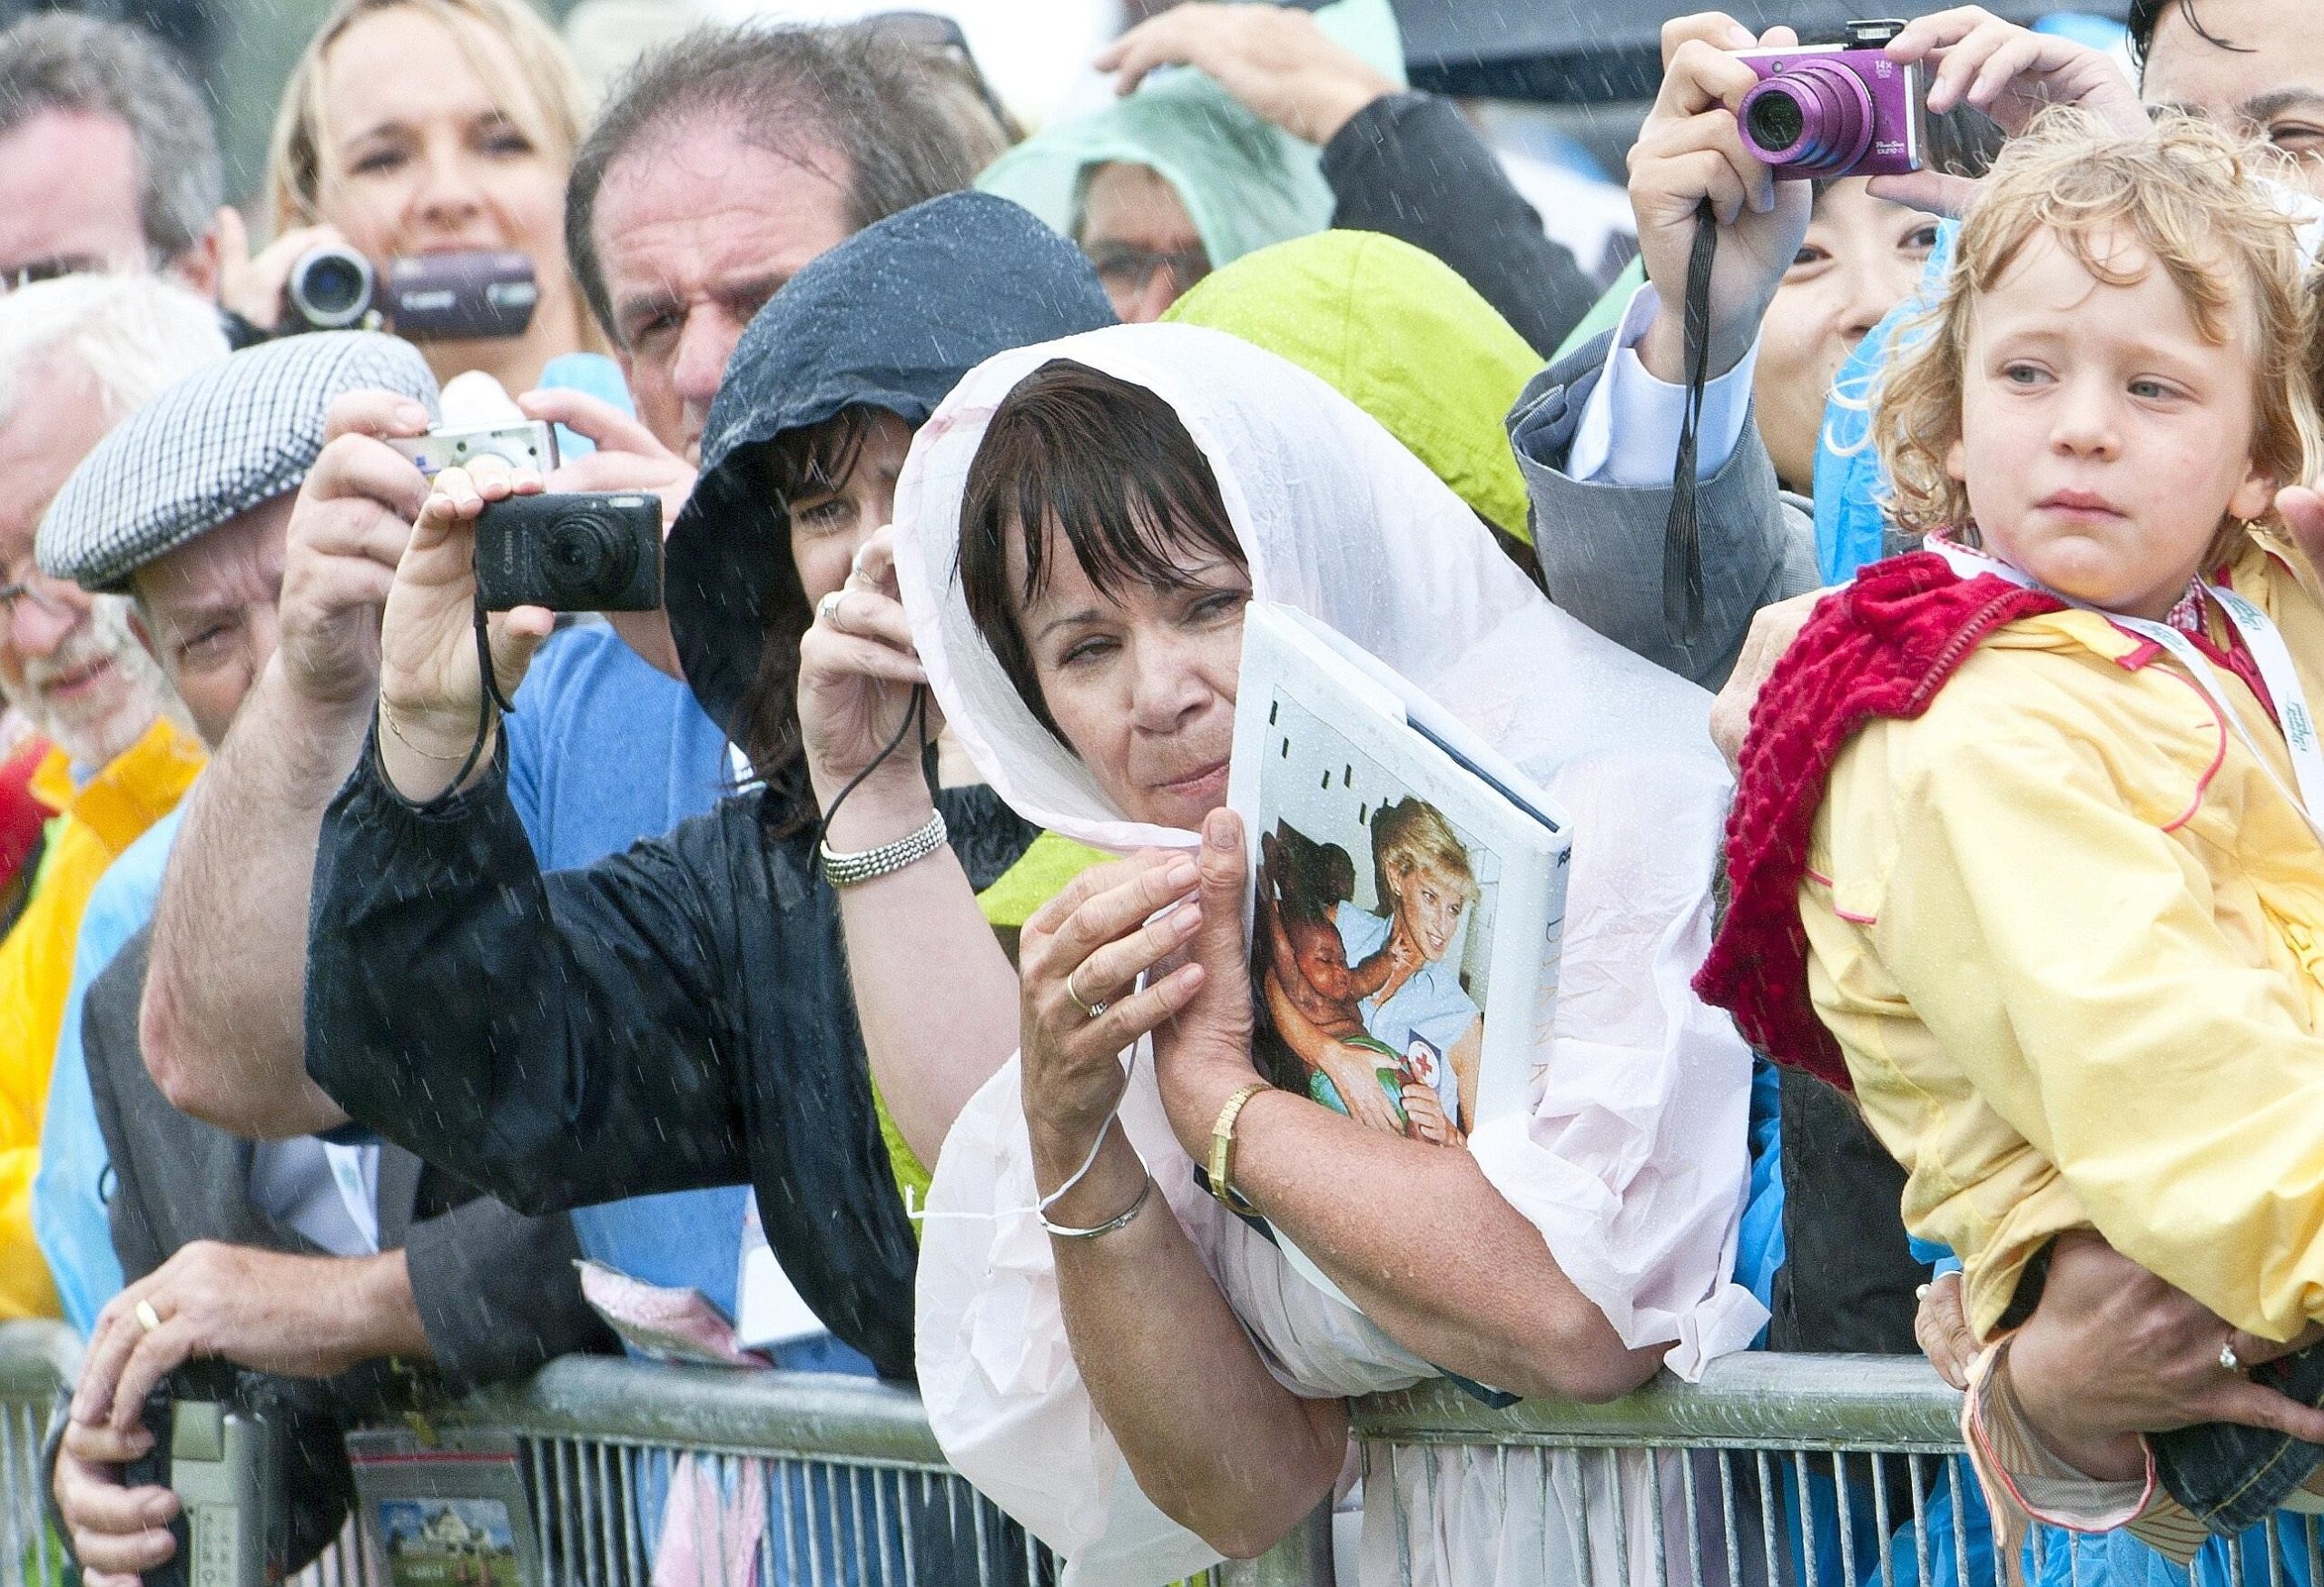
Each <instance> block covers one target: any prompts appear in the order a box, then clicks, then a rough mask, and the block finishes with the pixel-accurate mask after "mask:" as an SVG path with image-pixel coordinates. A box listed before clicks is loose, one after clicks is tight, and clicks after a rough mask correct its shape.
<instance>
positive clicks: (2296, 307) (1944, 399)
mask: <svg viewBox="0 0 2324 1587" xmlns="http://www.w3.org/2000/svg"><path fill="white" fill-rule="evenodd" d="M2279 163H2280V161H2279V157H2277V156H2275V155H2273V154H2272V153H2269V152H2268V151H2267V150H2266V149H2265V147H2264V145H2261V144H2259V143H2253V142H2249V141H2246V140H2244V139H2241V138H2240V137H2238V136H2236V135H2235V134H2233V133H2228V132H2225V131H2223V130H2221V128H2219V127H2217V126H2215V125H2213V124H2212V123H2209V122H2205V121H2201V120H2198V119H2196V118H2194V117H2192V116H2188V115H2183V114H2177V113H2171V114H2165V115H2162V116H2160V117H2158V118H2157V120H2156V122H2155V123H2154V125H2153V127H2152V130H2150V131H2148V132H2146V133H2140V134H2137V135H2135V136H2131V137H2124V136H2122V134H2121V133H2116V132H2114V131H2112V129H2110V128H2108V127H2106V126H2104V125H2103V124H2102V123H2099V122H2098V121H2097V120H2095V119H2094V118H2093V117H2091V116H2089V115H2088V114H2086V113H2083V112H2080V111H2076V110H2073V109H2072V108H2069V107H2063V106H2062V107H2060V108H2058V109H2055V110H2051V111H2047V112H2044V113H2043V115H2042V117H2041V119H2040V120H2039V121H2038V122H2036V123H2035V124H2034V125H2033V127H2032V128H2031V129H2029V131H2028V132H2027V133H2026V134H2025V135H2024V136H2023V137H2021V138H2018V139H2017V140H2015V141H2014V142H2013V143H2011V144H2010V145H2009V147H2008V148H2007V149H2006V150H2005V151H2004V153H2002V155H2001V158H2000V159H1999V160H1997V161H1996V162H1995V163H1994V169H1993V173H1992V175H1991V176H1990V177H1989V178H1988V179H1987V180H1986V182H1985V185H1984V192H1981V193H1980V194H1979V195H1978V198H1977V201H1976V203H1975V204H1974V207H1973V208H1972V209H1971V210H1970V212H1969V213H1968V216H1967V217H1966V219H1965V221H1964V222H1963V224H1962V228H1961V235H1960V237H1959V239H1958V241H1957V242H1956V244H1955V250H1954V256H1953V264H1952V268H1951V270H1950V271H1948V273H1947V275H1946V277H1945V291H1944V295H1943V296H1942V297H1941V298H1940V299H1939V300H1938V301H1937V302H1936V303H1935V305H1934V306H1932V307H1931V308H1930V309H1929V310H1927V311H1925V313H1923V314H1922V315H1920V316H1918V317H1917V318H1916V319H1915V320H1913V321H1911V322H1910V323H1909V324H1908V325H1907V326H1906V327H1905V331H1904V333H1903V334H1902V335H1901V336H1900V337H1899V338H1898V340H1897V347H1898V351H1897V353H1896V356H1895V358H1894V359H1893V360H1892V361H1891V363H1890V365H1889V368H1888V371H1887V373H1886V377H1885V378H1884V379H1883V380H1882V382H1881V383H1880V386H1879V388H1878V389H1877V390H1876V393H1875V395H1874V397H1873V414H1872V439H1873V444H1874V445H1875V446H1876V448H1877V449H1878V450H1879V453H1880V458H1881V461H1882V462H1883V463H1884V464H1885V465H1886V468H1887V471H1888V478H1889V480H1890V496H1889V500H1888V504H1887V505H1888V507H1889V510H1890V515H1891V516H1892V517H1894V518H1895V520H1896V523H1897V524H1898V525H1899V526H1900V527H1903V528H1905V529H1907V530H1910V531H1913V532H1915V533H1920V534H1926V533H1932V532H1935V531H1940V530H1942V531H1947V532H1951V533H1953V534H1955V535H1956V536H1957V537H1960V538H1962V539H1964V540H1965V541H1966V542H1969V543H1972V544H1974V542H1975V531H1974V523H1973V521H1972V519H1971V517H1970V511H1969V493H1968V490H1967V488H1965V486H1964V485H1963V484H1962V483H1961V481H1959V480H1957V479H1955V478H1953V477H1952V476H1951V475H1950V474H1949V473H1948V472H1947V471H1946V469H1945V457H1946V454H1947V453H1948V452H1950V451H1951V450H1952V449H1953V446H1954V444H1955V442H1957V441H1958V440H1959V439H1961V402H1962V395H1963V390H1964V386H1965V370H1966V369H1967V366H1968V358H1969V338H1970V331H1971V330H1972V327H1973V325H1974V319H1975V314H1976V309H1977V301H1978V300H1979V298H1981V297H1982V296H1983V295H1984V293H1986V292H1988V291H1991V290H1992V289H1993V287H1994V283H1995V282H1997V281H2000V280H2001V279H2002V278H2003V277H2004V275H2006V274H2007V273H2008V272H2009V270H2010V268H2011V266H2013V265H2014V264H2015V263H2016V261H2017V260H2018V258H2019V257H2020V255H2021V254H2022V253H2023V252H2024V249H2025V246H2026V244H2027V243H2029V242H2032V241H2033V239H2034V238H2035V237H2036V236H2038V235H2042V234H2044V233H2046V234H2047V235H2049V236H2052V237H2053V238H2055V239H2057V241H2058V242H2060V243H2061V244H2062V245H2063V247H2064V248H2065V249H2066V250H2067V251H2070V252H2071V253H2072V254H2073V257H2074V258H2075V260H2076V261H2079V262H2080V263H2081V265H2082V267H2083V269H2084V270H2086V271H2089V272H2090V273H2091V274H2092V275H2093V277H2095V278H2096V279H2098V280H2099V281H2104V282H2107V283H2108V284H2110V285H2118V286H2126V285H2129V284H2131V283H2132V282H2133V281H2137V280H2138V279H2139V278H2140V277H2141V275H2142V274H2143V272H2144V270H2145V269H2146V268H2148V267H2147V266H2146V265H2144V264H2143V263H2142V265H2141V266H2140V267H2139V269H2138V270H2136V271H2123V270H2122V269H2120V268H2118V267H2116V266H2115V265H2113V264H2112V263H2111V262H2110V261H2109V260H2108V259H2107V258H2106V257H2104V256H2103V255H2102V248H2104V247H2105V245H2106V243H2107V242H2108V241H2109V239H2110V238H2113V237H2119V236H2121V235H2122V234H2124V233H2127V234H2128V235H2130V236H2131V237H2133V238H2135V239H2137V241H2138V242H2139V243H2140V244H2141V245H2142V247H2143V248H2144V250H2145V251H2146V253H2147V254H2148V255H2149V256H2150V257H2151V258H2152V261H2154V262H2155V263H2158V264H2160V265H2161V266H2162V269H2163V270H2164V271H2168V272H2169V274H2170V276H2171V283H2172V284H2173V285H2175V286H2176V287H2177V288H2178V289H2179V291H2180V292H2181V295H2182V296H2184V297H2185V299H2186V301H2187V305H2188V307H2189V309H2190V310H2191V311H2192V312H2193V315H2194V319H2195V323H2196V326H2197V327H2198V328H2199V329H2200V330H2201V332H2202V334H2203V336H2204V337H2205V338H2206V339H2207V340H2210V341H2211V342H2212V343H2213V344H2214V345H2221V344H2224V343H2225V342H2226V341H2227V340H2229V338H2230V335H2231V334H2232V333H2233V331H2234V329H2235V326H2234V323H2233V317H2234V316H2237V315H2243V316H2246V317H2248V324H2249V328H2250V331H2251V333H2252V334H2251V350H2252V356H2253V361H2252V370H2251V380H2252V389H2253V395H2254V399H2255V403H2254V406H2255V418H2254V424H2253V434H2252V438H2251V457H2252V460H2253V461H2254V463H2256V464H2257V465H2258V467H2259V468H2260V471H2261V472H2262V473H2264V474H2266V475H2268V476H2269V477H2270V478H2273V479H2275V480H2276V481H2278V482H2279V483H2280V484H2283V485H2294V484H2301V483H2305V482H2306V481H2308V479H2309V478H2310V477H2311V475H2312V474H2313V472H2314V471H2315V469H2316V468H2317V467H2318V465H2319V463H2324V412H2319V407H2318V402H2317V396H2316V380H2317V374H2318V371H2319V347H2318V335H2319V313H2318V307H2317V297H2316V292H2315V289H2314V283H2313V281H2311V279H2310V277H2309V272H2308V269H2307V265H2306V261H2305V260H2304V259H2303V257H2302V255H2301V252H2300V248H2299V242H2298V239H2297V237H2296V235H2295V230H2294V227H2295V222H2294V221H2293V219H2292V218H2291V217H2290V216H2289V215H2287V214H2286V213H2285V212H2283V211H2282V210H2281V209H2279V208H2278V207H2277V206H2276V204H2275V203H2274V202H2271V200H2270V190H2269V188H2268V187H2267V186H2266V185H2263V182H2262V179H2263V178H2268V177H2270V176H2275V177H2278V178H2279V179H2280V171H2279V170H2278V165H2279ZM2272 518H2273V509H2272V508H2271V509H2270V513H2269V515H2268V517H2267V518H2266V519H2264V520H2263V521H2272ZM2243 532H2244V526H2243V525H2241V524H2240V523H2236V522H2234V521H2232V520H2230V521H2228V522H2224V523H2222V524H2221V529H2220V535H2219V537H2218V538H2217V539H2216V540H2214V541H2213V543H2212V545H2211V548H2210V550H2209V551H2208V552H2207V553H2206V556H2205V558H2204V566H2205V567H2211V566H2215V565H2216V564H2218V563H2220V562H2221V561H2224V560H2225V559H2226V558H2227V557H2230V555H2232V553H2233V551H2234V549H2235V547H2236V546H2237V544H2238V542H2239V541H2240V538H2241V537H2242V535H2243Z"/></svg>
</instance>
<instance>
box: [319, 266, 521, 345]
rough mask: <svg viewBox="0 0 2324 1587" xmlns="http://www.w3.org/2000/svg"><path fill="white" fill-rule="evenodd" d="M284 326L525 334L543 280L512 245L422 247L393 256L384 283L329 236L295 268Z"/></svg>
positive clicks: (448, 336)
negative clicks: (450, 249)
mask: <svg viewBox="0 0 2324 1587" xmlns="http://www.w3.org/2000/svg"><path fill="white" fill-rule="evenodd" d="M283 295H284V296H285V297H286V298H288V299H289V300H290V302H291V313H290V316H289V318H288V320H286V322H285V324H284V325H283V327H282V329H284V330H381V329H386V330H393V331H394V332H395V333H396V334H397V335H398V336H400V337H403V338H405V339H406V340H411V341H465V340H478V339H488V338H494V337H510V336H522V335H523V334H524V333H525V330H526V328H527V326H529V325H531V324H532V322H533V309H534V307H535V305H537V303H538V302H539V301H540V295H541V294H540V284H539V283H538V282H537V281H535V280H534V277H533V261H532V260H531V259H530V258H529V257H528V256H527V255H526V254H522V253H518V252H516V251H510V250H490V251H473V252H466V253H422V254H416V255H413V256H412V257H410V258H408V259H397V260H393V261H389V265H388V278H387V281H385V283H384V284H383V283H382V282H381V281H379V276H378V274H377V272H376V271H373V270H372V268H371V261H369V260H368V259H366V258H364V257H363V256H362V255H361V254H360V253H358V252H356V251H354V250H353V249H351V248H346V247H342V246H340V245H339V244H338V243H332V242H326V243H324V244H323V245H322V246H320V247H319V248H312V249H310V250H308V251H307V252H306V253H304V254H302V255H300V259H299V262H298V263H296V264H294V265H292V266H291V279H290V281H288V282H287V283H286V285H285V288H284V292H283Z"/></svg>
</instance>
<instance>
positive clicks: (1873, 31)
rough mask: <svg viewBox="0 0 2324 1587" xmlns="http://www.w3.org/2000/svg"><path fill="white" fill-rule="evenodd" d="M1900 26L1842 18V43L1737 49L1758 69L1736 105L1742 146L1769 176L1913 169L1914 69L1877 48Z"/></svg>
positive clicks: (1917, 105)
mask: <svg viewBox="0 0 2324 1587" xmlns="http://www.w3.org/2000/svg"><path fill="white" fill-rule="evenodd" d="M1904 26H1905V25H1904V24H1903V23H1902V22H1895V21H1882V22H1851V23H1849V24H1848V27H1847V40H1846V43H1844V44H1816V45H1811V46H1809V47H1807V48H1805V49H1797V50H1739V51H1738V52H1737V53H1736V59H1738V60H1739V61H1742V62H1744V63H1746V64H1748V65H1749V66H1750V68H1751V70H1752V71H1754V72H1756V73H1758V75H1759V85H1758V87H1757V88H1754V89H1752V90H1751V92H1750V93H1748V94H1745V95H1744V96H1743V104H1742V106H1741V108H1740V109H1739V110H1738V112H1737V113H1736V120H1737V121H1738V123H1739V124H1740V125H1741V128H1742V132H1743V146H1744V147H1745V148H1747V149H1748V150H1749V151H1750V152H1751V153H1753V154H1755V155H1757V156H1758V158H1759V159H1761V160H1763V161H1765V162H1766V163H1768V164H1769V165H1772V166H1774V167H1775V168H1776V172H1775V173H1776V176H1777V180H1778V181H1781V180H1786V179H1788V180H1792V181H1803V180H1806V179H1807V178H1810V177H1817V178H1827V177H1842V176H1898V175H1902V174H1903V173H1905V172H1908V171H1918V170H1919V169H1920V168H1921V162H1922V150H1923V148H1924V147H1925V143H1926V128H1925V125H1924V119H1923V118H1924V109H1923V104H1922V99H1923V92H1924V91H1923V88H1922V84H1921V69H1920V66H1919V64H1917V63H1915V64H1912V65H1898V64H1896V62H1894V61H1892V60H1890V59H1889V58H1888V57H1887V56H1886V54H1882V53H1881V46H1882V45H1884V44H1887V43H1888V41H1889V40H1891V39H1893V38H1895V37H1896V35H1897V34H1899V33H1901V32H1903V31H1904Z"/></svg>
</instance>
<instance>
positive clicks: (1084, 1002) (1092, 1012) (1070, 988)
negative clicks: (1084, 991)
mask: <svg viewBox="0 0 2324 1587" xmlns="http://www.w3.org/2000/svg"><path fill="white" fill-rule="evenodd" d="M1079 969H1080V966H1079V965H1076V966H1074V968H1073V970H1068V971H1066V972H1065V995H1066V996H1067V997H1068V998H1069V999H1070V1000H1072V1002H1073V1006H1074V1007H1075V1008H1077V1009H1079V1010H1081V1011H1082V1012H1083V1013H1085V1014H1087V1015H1088V1016H1089V1018H1091V1019H1093V1020H1094V1019H1096V1018H1097V1017H1098V1015H1100V1014H1102V1013H1104V1012H1105V1011H1106V1004H1104V1003H1103V1002H1096V1003H1093V1002H1091V1001H1090V1000H1088V998H1085V997H1083V996H1082V995H1081V989H1080V988H1079V987H1078V986H1076V985H1074V984H1073V977H1074V971H1078V970H1079Z"/></svg>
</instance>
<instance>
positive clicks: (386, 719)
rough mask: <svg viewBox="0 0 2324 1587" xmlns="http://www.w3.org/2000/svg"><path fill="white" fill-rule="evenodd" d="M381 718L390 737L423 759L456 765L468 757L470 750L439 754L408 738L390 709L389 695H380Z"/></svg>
mask: <svg viewBox="0 0 2324 1587" xmlns="http://www.w3.org/2000/svg"><path fill="white" fill-rule="evenodd" d="M379 720H380V721H381V722H382V723H384V724H386V725H387V729H388V734H389V736H390V737H392V738H393V739H394V740H395V741H396V742H397V743H398V744H401V745H403V746H404V748H406V749H408V750H409V751H410V752H411V753H412V754H416V755H418V756H419V758H420V759H421V760H423V761H438V762H441V763H442V764H445V765H455V764H458V763H459V762H461V761H464V760H466V759H468V751H466V750H462V751H460V752H459V753H458V754H448V755H439V754H437V753H436V752H435V751H434V750H431V749H422V748H420V747H419V745H418V744H414V743H412V742H411V740H409V739H408V738H406V737H405V736H404V735H403V729H402V728H400V727H398V726H397V725H396V714H395V713H394V712H392V711H390V710H389V709H388V697H387V696H386V695H380V696H379Z"/></svg>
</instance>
